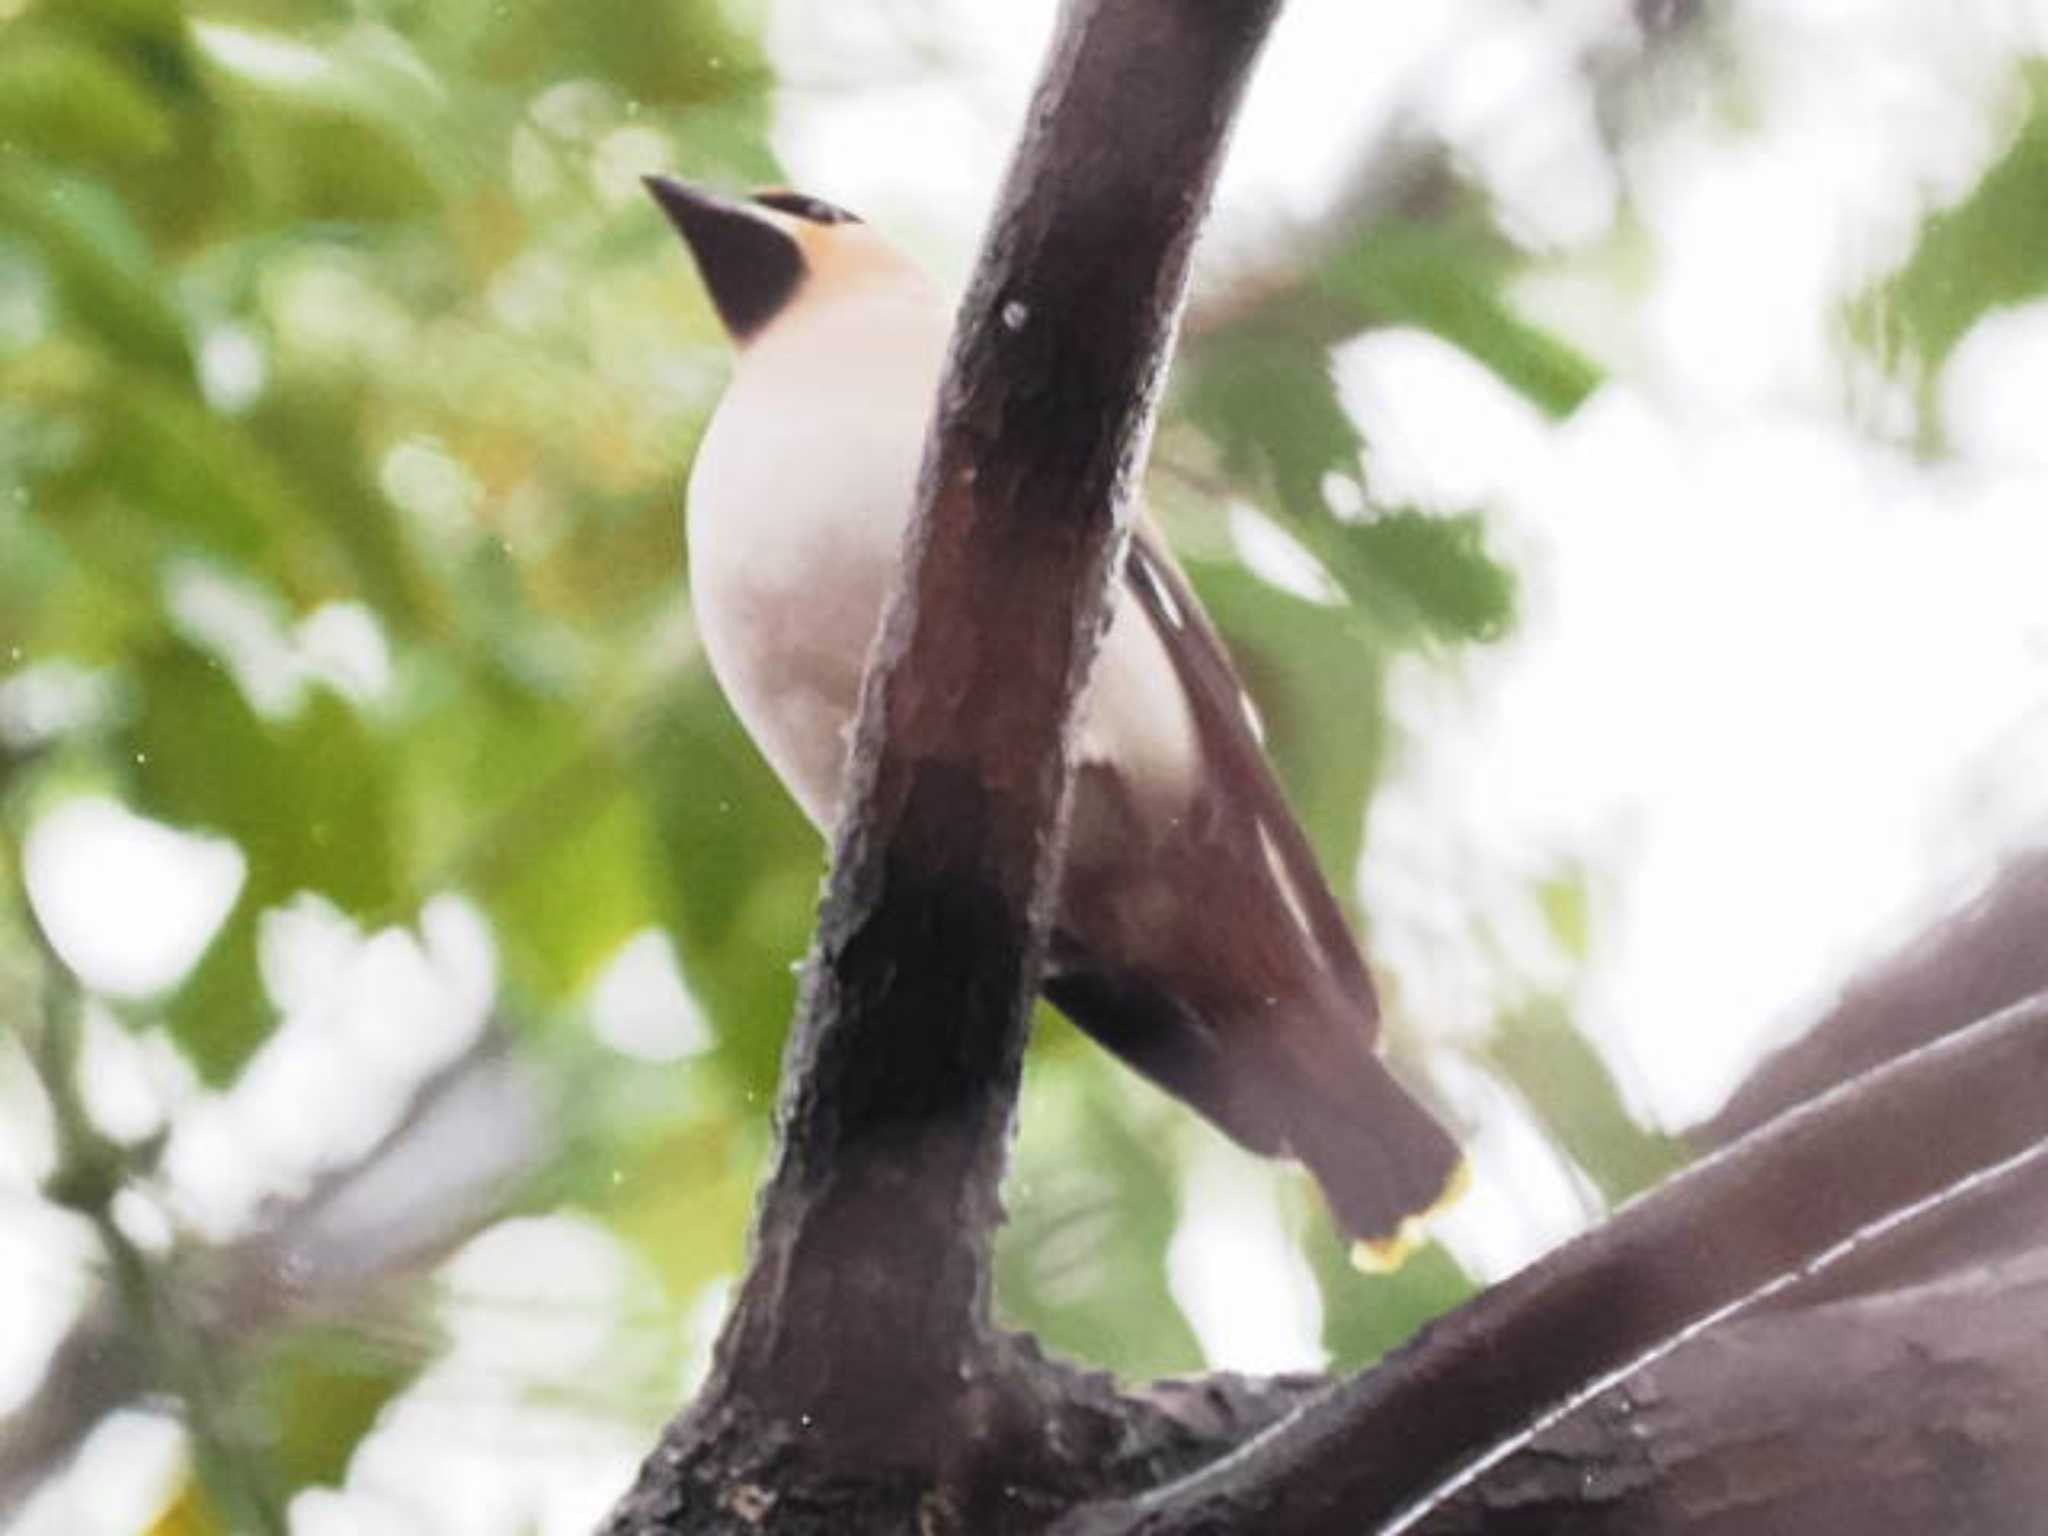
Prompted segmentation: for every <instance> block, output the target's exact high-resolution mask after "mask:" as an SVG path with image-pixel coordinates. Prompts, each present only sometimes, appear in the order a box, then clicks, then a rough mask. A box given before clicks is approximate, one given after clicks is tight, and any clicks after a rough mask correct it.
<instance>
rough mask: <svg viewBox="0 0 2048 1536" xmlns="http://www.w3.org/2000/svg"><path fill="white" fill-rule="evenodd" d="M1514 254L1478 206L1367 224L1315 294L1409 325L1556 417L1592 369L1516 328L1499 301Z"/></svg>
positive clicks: (1595, 373)
mask: <svg viewBox="0 0 2048 1536" xmlns="http://www.w3.org/2000/svg"><path fill="white" fill-rule="evenodd" d="M1518 262H1519V256H1518V253H1516V252H1515V250H1514V248H1513V246H1511V245H1510V244H1509V243H1508V242H1507V241H1506V240H1505V239H1504V238H1503V237H1502V236H1501V235H1500V234H1499V232H1498V231H1496V230H1495V229H1494V228H1493V225H1492V223H1491V221H1490V220H1489V219H1488V218H1487V217H1486V215H1485V213H1484V212H1483V210H1482V209H1480V208H1478V207H1477V206H1473V207H1470V208H1467V209H1466V210H1464V211H1462V212H1460V213H1457V214H1454V215H1448V216H1441V217H1432V218H1427V219H1412V218H1394V219H1385V220H1380V221H1377V222H1375V223H1373V224H1372V225H1371V226H1370V227H1368V228H1367V229H1365V230H1364V231H1363V232H1361V233H1360V234H1359V236H1358V237H1357V238H1356V239H1354V240H1352V241H1351V242H1350V243H1348V244H1347V245H1345V246H1343V247H1342V248H1340V249H1339V250H1338V252H1337V253H1336V255H1335V256H1334V257H1333V258H1332V259H1331V261H1330V262H1329V263H1328V264H1327V265H1326V266H1325V268H1324V269H1323V272H1322V274H1321V282H1320V287H1321V289H1322V291H1323V292H1324V293H1326V294H1328V295H1330V296H1332V297H1335V298H1337V299H1340V300H1342V301H1344V302H1345V303H1348V304H1349V305H1352V306H1354V307H1355V309H1356V311H1357V312H1358V313H1359V314H1360V315H1361V316H1362V317H1364V318H1365V319H1366V321H1367V323H1369V324H1372V325H1413V326H1419V327H1421V328H1422V329H1423V330H1426V331H1430V332H1432V333H1434V334H1435V335H1438V336H1441V337H1443V338H1444V340H1446V341H1448V342H1451V343H1453V344H1454V345H1456V346H1458V347H1460V348H1462V349H1463V350H1464V351H1465V352H1467V353H1469V354H1470V355H1471V356H1472V357H1474V358H1476V359H1478V360H1479V361H1480V362H1481V363H1484V364H1485V365H1486V366H1487V367H1488V368H1490V369H1492V370H1493V372H1494V373H1495V374H1496V375H1497V376H1498V377H1499V378H1500V379H1501V381H1502V382H1503V383H1505V384H1507V385H1508V386H1509V387H1510V388H1512V389H1514V390H1516V391H1518V392H1519V393H1520V394H1522V395H1523V396H1525V397H1526V398H1528V399H1529V400H1530V401H1532V402H1534V403H1535V404H1536V405H1538V406H1540V407H1541V408H1542V409H1544V410H1545V411H1547V412H1549V413H1550V414H1551V415H1553V416H1567V415H1569V414H1571V412H1573V411H1574V410H1576V409H1578V407H1579V404H1580V403H1581V402H1582V401H1583V400H1584V399H1585V398H1586V396H1588V395H1589V394H1591V393H1592V392H1593V390H1594V389H1595V388H1596V387H1597V386H1598V385H1599V383H1600V378H1601V373H1600V370H1599V368H1598V367H1596V366H1595V365H1594V364H1593V363H1592V362H1590V361H1589V360H1587V359H1586V358H1584V357H1582V356H1580V355H1579V353H1578V352H1576V351H1575V350H1574V349H1572V348H1571V347H1569V346H1566V345H1565V344H1564V343H1563V342H1561V341H1558V340H1557V339H1556V338H1555V337H1552V336H1550V335H1548V334H1546V333H1545V332H1543V331H1539V330H1537V329H1536V328H1535V327H1534V326H1531V325H1529V324H1527V323H1526V322H1525V321H1523V320H1522V319H1520V318H1519V317H1518V316H1517V315H1516V314H1515V313H1514V311H1513V310H1512V309H1511V308H1510V307H1509V306H1508V305H1507V303H1506V302H1505V301H1504V300H1503V299H1502V297H1501V289H1502V287H1503V286H1504V284H1505V282H1506V279H1507V278H1508V277H1509V276H1510V275H1512V273H1513V272H1514V270H1515V268H1516V266H1517V264H1518Z"/></svg>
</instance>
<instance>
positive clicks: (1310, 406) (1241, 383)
mask: <svg viewBox="0 0 2048 1536" xmlns="http://www.w3.org/2000/svg"><path fill="white" fill-rule="evenodd" d="M1192 362H1193V367H1192V369H1191V376H1190V377H1189V379H1188V380H1187V382H1186V384H1185V385H1184V387H1183V392H1184V401H1183V403H1184V405H1185V408H1186V410H1187V412H1188V414H1189V415H1190V416H1191V417H1192V418H1193V419H1194V420H1195V421H1196V422H1197V423H1198V424H1199V425H1200V426H1201V427H1202V429H1203V430H1204V431H1205V432H1207V433H1208V434H1209V436H1210V438H1211V439H1212V440H1213V441H1214V442H1215V443H1216V444H1217V445H1218V447H1220V448H1221V449H1222V451H1223V462H1224V467H1225V469H1226V470H1227V471H1228V472H1229V473H1230V474H1232V475H1233V476H1235V477H1237V478H1239V479H1245V478H1253V479H1255V480H1263V481H1266V482H1268V483H1270V484H1271V485H1272V487H1273V491H1274V494H1275V495H1276V496H1278V497H1279V500H1280V505H1281V506H1282V508H1284V509H1285V510H1286V512H1287V513H1288V514H1289V516H1290V517H1292V518H1295V519H1298V520H1301V521H1308V520H1311V519H1316V518H1323V517H1327V516H1328V512H1327V510H1326V509H1325V507H1324V504H1323V478H1324V476H1326V475H1332V474H1335V475H1342V476H1343V477H1345V478H1346V479H1350V480H1357V479H1359V478H1360V463H1361V456H1362V454H1363V453H1364V450H1365V440H1364V438H1362V437H1361V436H1360V435H1359V432H1358V427H1357V425H1356V424H1355V423H1354V422H1353V421H1352V420H1351V417H1350V414H1349V413H1348V412H1346V411H1345V409H1344V406H1343V404H1342V402H1341V401H1339V400H1338V398H1337V387H1336V384H1335V382H1334V381H1333V380H1332V378H1331V376H1330V356H1329V352H1328V349H1327V348H1326V347H1325V346H1324V344H1323V342H1322V340H1321V338H1320V337H1318V336H1316V335H1314V334H1309V333H1305V332H1304V331H1303V330H1302V329H1300V328H1297V327H1294V326H1290V325H1289V324H1287V323H1286V320H1285V317H1284V316H1279V317H1276V316H1268V315H1266V314H1264V312H1263V311H1262V312H1261V321H1260V323H1259V324H1257V325H1246V326H1242V327H1238V328H1235V329H1233V330H1231V331H1229V332H1226V333H1223V334H1220V335H1218V336H1217V337H1216V338H1215V339H1214V340H1211V341H1209V342H1207V343H1205V344H1204V345H1203V346H1202V347H1201V348H1200V349H1199V351H1198V353H1197V354H1196V357H1195V358H1194V359H1193V360H1192Z"/></svg>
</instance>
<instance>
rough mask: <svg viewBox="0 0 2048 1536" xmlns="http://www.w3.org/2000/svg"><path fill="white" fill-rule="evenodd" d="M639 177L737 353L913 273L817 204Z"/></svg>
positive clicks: (843, 216) (782, 193) (854, 221)
mask: <svg viewBox="0 0 2048 1536" xmlns="http://www.w3.org/2000/svg"><path fill="white" fill-rule="evenodd" d="M644 180H645V182H646V186H647V190H648V192H649V193H650V194H652V196H653V198H654V200H655V202H656V203H658V204H660V205H661V211H662V212H663V213H665V214H666V215H668V220H669V222H670V223H671V224H673V225H674V226H675V227H676V231H677V233H678V234H680V235H681V236H682V237H683V243H684V244H686V245H687V246H689V248H690V254H691V255H692V256H693V257H695V258H696V262H697V270H698V271H699V272H700V273H701V274H702V275H703V278H704V286H705V288H706V289H707V290H708V291H709V292H710V295H711V302H712V305H713V307H715V308H716V309H717V311H718V317H719V319H720V320H722V321H724V322H725V328H726V331H727V332H728V333H729V334H730V335H731V336H732V339H733V341H734V342H735V344H737V345H739V346H741V347H745V346H747V345H748V344H749V343H751V342H753V341H754V340H755V339H756V338H757V337H759V336H761V335H762V334H764V333H765V332H767V331H768V330H769V329H770V328H771V327H773V326H774V325H775V324H776V323H777V322H778V321H781V320H782V319H784V318H785V317H786V316H788V315H790V314H792V313H794V312H796V311H797V310H799V309H802V308H806V307H809V306H811V305H814V304H819V303H829V302H831V301H833V300H834V299H837V298H841V297H844V296H847V295H849V294H853V293H856V292H859V291H861V290H863V289H865V288H867V287H869V286H870V285H873V284H877V283H888V282H895V281H901V280H903V279H904V278H906V277H911V278H914V277H915V276H916V274H915V269H914V268H913V267H911V265H910V263H909V262H908V261H906V260H905V259H904V257H903V256H901V255H900V254H898V252H897V251H896V250H895V249H894V248H893V247H892V246H890V245H889V244H888V242H886V241H885V240H883V239H882V238H881V237H880V236H879V235H877V234H876V233H875V232H874V231H873V230H871V229H869V228H868V226H867V225H866V224H863V223H862V222H861V221H860V219H858V218H857V217H855V216H854V215H853V214H850V213H848V212H847V211H846V210H845V209H843V208H840V207H837V206H835V205H834V204H831V203H828V202H826V201H825V200H824V199H822V198H816V197H810V196H807V195H805V194H804V193H801V192H791V191H788V190H785V189H780V188H771V189H767V190H763V191H759V192H755V193H753V194H752V195H751V196H748V197H743V198H734V197H726V196H723V195H721V194H719V193H716V192H709V191H706V190H705V189H703V188H701V187H693V186H691V185H690V184H689V183H687V182H683V181H678V180H676V179H675V178H674V177H671V176H648V177H645V178H644Z"/></svg>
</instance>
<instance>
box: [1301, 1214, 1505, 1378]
mask: <svg viewBox="0 0 2048 1536" xmlns="http://www.w3.org/2000/svg"><path fill="white" fill-rule="evenodd" d="M1306 1246H1307V1250H1308V1260H1309V1267H1310V1268H1311V1269H1312V1270H1314V1272H1315V1276H1316V1283H1317V1284H1318V1285H1319V1286H1320V1287H1321V1288H1322V1293H1323V1346H1324V1348H1326V1349H1328V1350H1329V1352H1330V1368H1331V1369H1332V1370H1334V1371H1337V1372H1340V1373H1343V1372H1351V1371H1357V1370H1362V1369H1364V1368H1365V1367H1366V1366H1369V1365H1371V1364H1372V1363H1373V1362H1374V1361H1376V1360H1378V1359H1379V1358H1380V1357H1381V1356H1382V1355H1384V1354H1386V1353H1387V1351H1389V1350H1391V1349H1396V1348H1398V1347H1399V1346H1401V1345H1402V1344H1405V1343H1407V1342H1408V1341H1409V1340H1410V1339H1412V1338H1413V1337H1414V1336H1415V1335H1416V1333H1417V1332H1418V1331H1420V1330H1421V1328H1422V1327H1423V1325H1424V1324H1426V1323H1428V1322H1430V1321H1431V1320H1432V1319H1434V1318H1438V1317H1441V1316H1443V1314H1444V1313H1446V1312H1448V1311H1450V1310H1451V1309H1452V1308H1453V1307H1456V1306H1459V1305H1461V1304H1463V1303H1464V1302H1466V1301H1469V1300H1470V1299H1471V1298H1472V1297H1473V1296H1474V1295H1475V1294H1477V1292H1478V1289H1479V1288H1478V1287H1477V1286H1476V1285H1474V1284H1473V1283H1472V1281H1471V1279H1470V1278H1469V1277H1468V1276H1467V1275H1466V1274H1465V1272H1464V1270H1462V1269H1461V1268H1459V1267H1458V1261H1457V1260H1456V1259H1454V1258H1452V1257H1451V1255H1450V1253H1449V1251H1448V1250H1446V1249H1445V1248H1444V1247H1443V1246H1442V1245H1441V1244H1439V1243H1431V1244H1430V1245H1429V1246H1428V1247H1426V1248H1423V1249H1421V1250H1420V1251H1419V1252H1417V1253H1416V1254H1414V1255H1413V1256H1412V1257H1411V1258H1410V1259H1409V1260H1408V1262H1407V1263H1405V1264H1403V1265H1402V1266H1401V1267H1400V1268H1399V1269H1398V1270H1396V1271H1395V1272H1394V1273H1393V1274H1390V1275H1363V1274H1360V1273H1359V1272H1358V1271H1357V1270H1356V1269H1354V1268H1353V1267H1352V1265H1351V1260H1350V1256H1349V1253H1348V1251H1347V1249H1346V1247H1345V1244H1344V1243H1343V1241H1342V1240H1341V1239H1340V1238H1339V1237H1338V1236H1337V1234H1336V1231H1335V1229H1334V1228H1332V1227H1331V1226H1330V1224H1329V1223H1328V1222H1327V1221H1317V1222H1313V1223H1312V1224H1311V1225H1310V1227H1309V1235H1308V1241H1307V1245H1306Z"/></svg>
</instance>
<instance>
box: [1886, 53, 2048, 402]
mask: <svg viewBox="0 0 2048 1536" xmlns="http://www.w3.org/2000/svg"><path fill="white" fill-rule="evenodd" d="M2021 84H2022V87H2023V89H2022V91H2021V94H2020V102H2019V107H2018V110H2017V112H2016V114H2015V122H2014V129H2013V134H2012V142H2011V143H2010V145H2009V146H2008V147H2007V148H2006V150H2005V152H2004V153H2003V154H2002V155H2001V156H2000V157H1999V158H1998V160H1997V161H1996V162H1995V163H1994V164H1993V165H1992V166H1991V168H1990V169H1989V170H1988V171H1986V172H1985V174H1984V175H1983V177H1982V178H1981V179H1980V180H1979V181H1978V182H1977V184H1976V186H1975V187H1973V188H1972V189H1971V190H1970V192H1969V194H1968V195H1967V196H1966V197H1964V198H1963V199H1962V200H1961V201H1960V202H1957V203H1955V204H1953V205H1952V206H1946V207H1940V208H1935V209H1932V210H1930V211H1929V212H1928V214H1927V215H1926V217H1925V218H1924V219H1923V221H1922V223H1921V227H1920V233H1919V239H1918V240H1917V241H1916V242H1915V244H1914V247H1913V251H1912V254H1911V255H1910V256H1909V257H1908V259H1907V260H1906V262H1905V263H1904V264H1903V265H1902V266H1901V267H1900V268H1899V269H1898V270H1897V271H1895V272H1893V273H1891V274H1890V275H1888V276H1887V277H1886V278H1885V279H1884V280H1883V281H1881V282H1879V283H1877V284H1875V285H1873V286H1872V287H1871V288H1870V290H1869V291H1868V292H1866V293H1864V294H1863V295H1862V296H1861V297H1860V298H1858V299H1857V300H1856V301H1855V302H1854V303H1852V304H1851V305H1850V307H1849V328H1850V331H1851V333H1852V334H1853V335H1854V336H1855V337H1856V338H1857V339H1858V340H1859V341H1860V342H1862V343H1863V344H1864V345H1866V346H1869V347H1872V348H1874V349H1875V350H1876V351H1877V352H1878V354H1879V355H1880V356H1881V357H1882V358H1883V359H1884V360H1885V361H1886V362H1887V363H1888V364H1891V365H1893V366H1897V365H1899V364H1901V363H1908V362H1909V363H1911V364H1913V365H1915V366H1916V367H1917V368H1918V369H1919V371H1920V378H1921V382H1922V384H1923V398H1922V409H1923V411H1927V412H1929V413H1930V414H1931V411H1932V406H1931V396H1929V395H1928V394H1927V393H1926V391H1927V390H1931V388H1932V384H1933V380H1934V376H1935V375H1936V374H1937V373H1938V372H1939V371H1940V368H1941V365H1942V363H1943V362H1945V361H1946V360H1947V358H1948V355H1949V353H1950V352H1951V351H1952V350H1954V348H1955V345H1956V343H1958V342H1959V341H1961V340H1962V339H1963V337H1964V336H1965V335H1967V334H1968V333H1969V330H1970V328H1971V327H1972V326H1974V325H1975V324H1976V323H1977V322H1978V321H1979V320H1981V319H1983V318H1984V316H1985V315H1987V314H1989V313H1990V312H1991V311H1993V310H1995V309H1998V308H2001V307H2003V306H2006V305H2013V304H2020V303H2023V302H2025V301H2027V300H2029V299H2035V298H2039V297H2040V296H2041V295H2042V294H2043V293H2044V292H2048V62H2043V61H2041V60H2038V59H2036V60H2034V61H2032V62H2031V63H2029V64H2027V65H2025V66H2024V67H2023V68H2022V70H2021Z"/></svg>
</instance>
